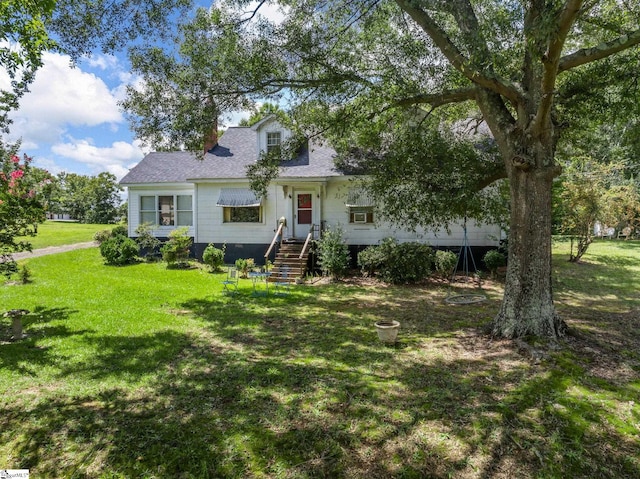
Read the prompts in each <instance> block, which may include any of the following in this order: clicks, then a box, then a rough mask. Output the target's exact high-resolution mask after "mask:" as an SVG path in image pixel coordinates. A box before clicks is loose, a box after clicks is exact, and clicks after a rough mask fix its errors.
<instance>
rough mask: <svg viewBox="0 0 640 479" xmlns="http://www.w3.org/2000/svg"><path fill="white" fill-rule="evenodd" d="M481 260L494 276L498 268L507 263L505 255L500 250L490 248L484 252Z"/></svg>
mask: <svg viewBox="0 0 640 479" xmlns="http://www.w3.org/2000/svg"><path fill="white" fill-rule="evenodd" d="M482 261H484V264H485V265H486V266H487V269H488V270H489V272H490V273H491V276H492V277H495V276H496V272H497V271H498V268H499V267H501V266H504V265H505V264H507V257H506V256H505V255H504V254H502V253H501V252H500V251H498V250H495V249H492V250H490V251H487V252H486V253H485V255H484V256H483V257H482Z"/></svg>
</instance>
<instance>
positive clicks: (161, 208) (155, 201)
mask: <svg viewBox="0 0 640 479" xmlns="http://www.w3.org/2000/svg"><path fill="white" fill-rule="evenodd" d="M140 223H151V224H154V225H160V226H193V197H192V196H191V195H148V196H141V197H140Z"/></svg>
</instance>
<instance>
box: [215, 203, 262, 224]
mask: <svg viewBox="0 0 640 479" xmlns="http://www.w3.org/2000/svg"><path fill="white" fill-rule="evenodd" d="M223 210H224V222H225V223H260V207H259V206H242V207H235V208H234V207H232V206H226V207H224V208H223Z"/></svg>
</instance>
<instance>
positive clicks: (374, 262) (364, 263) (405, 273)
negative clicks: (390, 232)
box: [358, 238, 434, 283]
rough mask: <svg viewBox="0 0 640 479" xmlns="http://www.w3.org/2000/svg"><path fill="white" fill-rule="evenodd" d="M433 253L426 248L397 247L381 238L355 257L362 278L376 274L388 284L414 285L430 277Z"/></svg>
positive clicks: (392, 242)
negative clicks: (378, 242)
mask: <svg viewBox="0 0 640 479" xmlns="http://www.w3.org/2000/svg"><path fill="white" fill-rule="evenodd" d="M433 261H434V253H433V250H432V249H431V247H430V246H429V245H426V244H422V243H417V242H412V243H398V242H397V241H396V240H395V239H393V238H385V239H383V240H382V242H381V243H380V245H379V246H369V247H368V248H367V249H365V250H363V251H361V252H360V254H359V255H358V264H359V265H360V267H361V268H362V270H363V272H365V273H366V274H375V273H377V274H379V275H380V277H381V278H382V279H383V280H384V281H386V282H389V283H416V282H418V281H421V280H423V279H425V278H427V277H429V275H430V274H431V270H432V267H433Z"/></svg>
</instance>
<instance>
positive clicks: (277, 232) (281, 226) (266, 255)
mask: <svg viewBox="0 0 640 479" xmlns="http://www.w3.org/2000/svg"><path fill="white" fill-rule="evenodd" d="M282 228H284V223H280V226H278V230H277V231H276V234H275V236H274V237H273V241H271V244H270V245H269V249H268V250H267V252H266V253H265V254H264V257H265V258H268V257H269V255H270V254H271V250H272V249H273V247H274V246H275V244H276V241H278V236H280V235H281V234H282Z"/></svg>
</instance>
